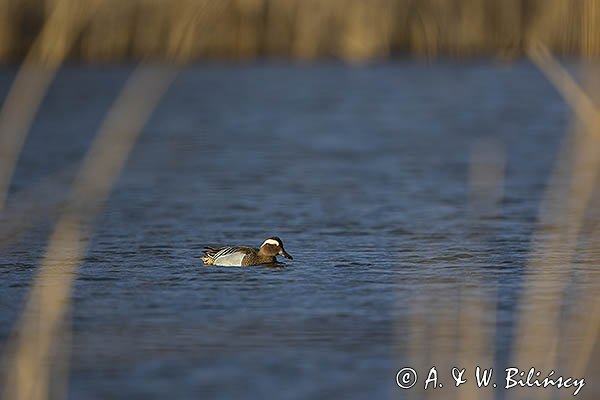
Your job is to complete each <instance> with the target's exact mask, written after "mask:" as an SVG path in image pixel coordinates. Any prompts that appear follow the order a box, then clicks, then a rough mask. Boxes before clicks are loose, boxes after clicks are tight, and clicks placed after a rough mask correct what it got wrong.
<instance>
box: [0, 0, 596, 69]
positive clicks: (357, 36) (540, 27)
mask: <svg viewBox="0 0 600 400" xmlns="http://www.w3.org/2000/svg"><path fill="white" fill-rule="evenodd" d="M55 1H56V0H0V61H5V62H6V61H14V60H20V59H22V58H23V57H24V55H25V54H26V53H27V50H28V49H29V47H30V46H31V45H32V43H33V40H35V38H36V37H37V35H38V33H39V31H40V30H41V29H42V27H43V26H45V22H46V20H47V19H48V18H49V13H48V10H50V9H52V6H53V3H54V2H55ZM91 1H93V0H80V1H79V2H77V3H78V4H80V5H84V6H85V5H86V4H87V3H89V2H91ZM105 2H106V3H107V4H106V6H105V7H103V8H102V10H101V11H100V12H99V13H97V14H96V15H95V16H94V17H93V18H92V20H91V22H90V24H89V25H88V26H87V27H86V28H85V29H84V30H82V31H81V32H77V33H75V34H74V38H73V39H74V40H75V41H76V44H75V46H73V47H72V48H70V51H69V54H68V55H69V57H70V58H72V59H79V60H84V61H89V62H97V61H101V62H107V61H115V60H124V59H165V58H168V54H169V53H172V51H173V49H172V46H173V35H175V36H176V35H177V31H178V30H179V29H180V25H181V21H182V19H187V18H188V17H189V16H190V15H195V16H194V18H192V20H191V21H190V24H191V35H190V37H189V42H187V43H186V44H185V46H186V51H185V53H184V55H183V57H184V58H185V60H186V61H192V60H199V59H207V58H233V59H245V58H256V57H263V56H267V57H284V58H296V59H315V58H319V57H325V58H326V57H335V58H342V59H347V60H362V59H370V58H383V57H388V56H390V55H392V54H398V53H403V54H414V55H416V56H422V57H435V56H438V55H449V56H456V57H464V56H475V55H496V56H500V57H513V56H517V55H521V54H523V53H524V51H525V49H526V48H527V47H528V46H529V43H530V41H531V40H532V38H533V39H538V40H541V41H543V42H544V43H545V44H546V45H547V46H548V48H549V49H550V50H551V51H552V52H553V53H556V54H571V55H580V54H587V55H594V56H598V55H600V39H598V38H600V12H599V11H598V8H599V6H598V1H597V0H503V1H490V0H371V1H368V2H367V1H364V0H327V1H322V0H219V1H214V0H169V1H167V0H129V1H121V0H106V1H105ZM197 10H203V11H202V12H201V13H198V12H197ZM580 27H584V29H581V28H580ZM57 38H58V39H60V35H57ZM59 41H60V40H59Z"/></svg>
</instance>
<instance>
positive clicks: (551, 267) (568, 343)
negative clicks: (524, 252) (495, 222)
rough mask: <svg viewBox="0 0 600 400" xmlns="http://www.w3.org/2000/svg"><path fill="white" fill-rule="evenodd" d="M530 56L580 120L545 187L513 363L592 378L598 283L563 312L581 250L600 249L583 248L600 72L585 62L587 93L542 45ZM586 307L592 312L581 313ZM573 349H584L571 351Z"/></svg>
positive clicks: (596, 158)
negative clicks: (559, 370) (559, 369)
mask: <svg viewBox="0 0 600 400" xmlns="http://www.w3.org/2000/svg"><path fill="white" fill-rule="evenodd" d="M584 29H585V26H584ZM587 31H588V32H589V30H587ZM528 55H529V57H530V58H531V60H532V61H533V62H534V63H535V64H536V65H537V66H538V67H539V68H540V70H541V71H542V72H543V73H544V74H545V75H546V76H547V77H548V79H549V80H550V81H551V82H552V83H553V84H554V86H555V87H556V88H557V90H558V91H559V92H560V93H561V94H562V95H563V97H564V98H565V100H566V101H567V103H568V104H569V105H570V106H571V108H572V110H573V113H574V115H575V119H574V121H573V123H572V128H571V131H570V132H569V134H568V135H567V137H566V139H565V141H564V145H563V151H562V154H561V157H560V158H559V160H558V162H557V165H556V169H555V171H554V174H553V176H552V180H551V182H550V183H549V185H548V187H547V190H546V195H545V199H544V203H543V204H542V208H541V214H540V222H539V225H538V229H537V232H536V235H535V236H534V238H533V241H532V246H533V247H532V251H531V256H530V262H529V265H528V269H527V275H526V282H527V283H526V285H525V287H526V288H527V289H526V291H525V293H524V294H523V296H522V298H521V300H520V310H521V313H520V324H519V329H518V331H517V336H516V340H517V343H516V344H515V364H516V365H517V366H520V367H521V368H526V367H528V366H531V365H535V366H536V367H537V368H538V369H542V370H546V371H549V370H552V369H557V368H558V367H557V366H563V367H562V368H561V370H563V368H564V370H565V372H566V368H568V367H571V368H574V370H569V371H568V372H569V373H570V374H575V373H577V374H579V375H574V376H584V375H587V377H590V376H592V375H590V374H589V373H588V374H586V372H590V370H589V369H588V367H590V366H589V361H590V357H591V352H592V350H593V347H594V344H595V343H596V342H597V340H598V333H599V332H600V319H599V318H598V317H597V315H594V314H593V312H594V311H593V310H596V311H598V310H599V306H598V303H599V302H598V300H597V296H598V293H597V292H596V291H595V289H594V285H593V284H592V285H590V286H585V285H582V286H581V289H580V290H579V291H578V293H577V295H578V296H579V298H578V299H577V305H578V306H575V307H573V306H571V307H570V308H567V309H566V310H565V305H566V300H567V298H566V296H565V295H564V294H565V293H566V290H565V289H566V287H567V285H568V283H569V282H571V279H572V278H571V276H572V271H573V264H574V262H576V260H577V255H578V253H580V252H581V253H583V254H587V255H590V253H591V252H590V250H592V251H593V246H594V245H595V244H596V245H597V243H594V242H593V241H592V243H589V242H590V241H588V243H587V244H586V241H585V240H584V238H582V235H584V234H587V235H590V234H591V231H590V223H591V224H594V223H595V221H594V220H593V219H591V220H588V219H587V216H588V215H589V213H590V211H591V210H592V209H591V207H592V206H593V204H594V200H595V199H594V195H597V188H596V186H597V182H598V178H599V177H600V108H599V106H598V105H600V101H599V100H600V85H599V83H600V75H599V72H598V70H597V66H593V65H585V66H584V68H583V71H582V73H583V74H582V75H583V82H585V86H584V87H585V88H586V89H585V90H584V89H583V87H582V86H581V85H580V84H579V83H578V82H577V81H576V80H575V79H574V78H573V76H572V75H571V74H570V73H569V72H568V71H567V70H566V69H565V68H563V67H562V66H561V65H560V64H559V63H558V61H557V60H556V59H554V58H553V57H552V55H551V54H550V52H549V50H548V49H547V47H545V46H544V45H543V44H541V43H535V44H534V46H532V47H531V49H530V50H529V51H528ZM589 56H591V54H590V55H589ZM596 217H597V216H596ZM595 231H597V228H596V229H595ZM592 254H593V253H592ZM589 278H590V279H591V283H597V282H598V278H599V276H598V274H597V273H596V274H594V273H592V274H590V275H589ZM557 282H559V283H557ZM594 299H595V300H594ZM582 308H585V309H587V310H592V311H591V312H590V311H587V312H586V311H583V312H582ZM574 344H577V346H578V347H579V351H573V350H574V347H576V346H574ZM591 367H593V368H595V367H596V366H591Z"/></svg>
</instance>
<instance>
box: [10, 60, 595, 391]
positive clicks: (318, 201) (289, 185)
mask: <svg viewBox="0 0 600 400" xmlns="http://www.w3.org/2000/svg"><path fill="white" fill-rule="evenodd" d="M130 72H131V68H129V67H104V68H100V67H94V68H92V67H75V66H72V67H67V68H65V69H64V70H63V71H62V72H61V73H60V74H59V76H58V78H57V80H56V81H55V82H54V84H53V86H52V87H51V90H50V93H49V94H48V96H47V98H46V99H45V102H44V104H43V107H42V109H41V111H40V114H39V115H38V117H37V119H36V121H35V124H34V126H33V129H32V132H31V136H30V137H29V139H28V142H27V143H26V146H25V149H24V152H23V155H22V158H21V160H20V163H19V165H18V169H17V171H16V175H15V179H14V182H13V187H12V188H11V196H12V197H11V198H12V199H18V204H16V202H15V201H13V203H11V204H12V206H11V207H12V208H9V211H10V210H23V209H24V210H25V211H23V213H24V215H27V216H28V217H30V219H31V218H33V221H34V225H33V226H32V227H30V228H29V229H28V230H27V231H23V232H19V234H18V235H16V236H15V235H12V236H11V237H9V238H8V239H6V237H4V242H5V243H9V244H8V245H5V246H3V247H2V249H1V253H0V254H1V264H0V274H1V279H0V339H2V341H4V340H5V339H6V337H7V336H8V334H9V332H10V330H11V328H12V326H13V324H14V322H15V321H16V318H17V315H18V312H19V311H20V305H21V304H22V302H23V299H24V296H25V295H26V293H27V290H28V287H29V283H30V282H31V279H32V277H33V274H34V271H35V267H36V266H37V265H38V263H39V260H40V257H41V255H42V254H43V251H44V246H45V240H46V238H47V235H48V233H49V232H50V229H51V227H52V223H53V221H54V220H55V215H56V212H55V210H56V206H57V205H58V204H60V201H61V199H62V197H63V196H64V190H65V189H66V188H67V187H68V186H67V185H68V184H69V183H70V181H71V179H72V176H73V172H74V171H75V170H76V168H77V166H78V165H79V163H80V161H81V159H82V157H83V154H84V152H85V150H86V149H87V148H88V146H89V145H90V143H91V140H92V138H93V135H94V133H95V131H96V129H97V127H98V125H99V123H100V122H101V120H102V118H103V116H104V114H105V112H106V110H107V108H108V106H109V105H110V103H111V101H112V100H113V99H114V98H115V96H116V95H117V93H118V91H119V90H120V87H121V85H122V84H123V83H124V81H125V79H126V78H127V76H128V74H129V73H130ZM13 76H14V70H12V69H6V68H5V69H4V70H2V71H1V72H0V89H1V90H2V93H6V90H7V88H8V86H9V84H10V82H11V79H12V78H13ZM567 117H568V114H567V108H566V106H565V104H564V103H563V101H562V100H561V98H560V97H559V96H558V94H557V93H555V91H554V90H553V89H552V87H551V86H550V84H549V83H548V82H547V81H545V79H544V78H543V77H542V76H541V74H540V73H539V72H537V71H536V70H535V69H534V68H533V67H532V66H530V65H528V64H525V63H517V64H514V65H512V66H499V65H495V64H489V63H483V62H481V63H480V62H471V63H464V64H458V63H457V64H454V63H449V62H446V63H440V64H434V65H432V66H427V65H423V64H419V63H414V62H398V63H390V64H383V65H373V66H365V67H348V66H343V65H338V64H330V65H327V64H324V65H317V66H291V65H277V64H265V65H262V64H257V65H246V66H227V65H206V66H197V67H192V68H189V69H186V70H185V71H183V72H182V73H181V75H180V76H179V77H178V78H177V80H176V82H175V83H174V85H173V86H172V87H171V89H170V90H169V92H168V93H167V94H166V95H165V97H164V98H163V100H162V101H161V103H160V104H159V106H158V108H157V110H156V112H155V114H154V115H153V117H152V118H151V119H150V121H149V122H148V124H147V126H146V128H145V130H144V133H143V135H142V137H141V139H140V140H139V143H138V144H137V146H136V147H135V150H134V152H133V154H132V156H131V158H130V160H129V162H128V164H127V166H126V168H125V170H124V172H123V175H122V176H121V178H120V180H119V181H118V184H117V185H116V187H115V188H114V192H113V194H112V196H111V198H110V201H109V203H108V204H107V205H106V209H105V211H104V212H103V213H102V215H101V216H100V218H99V219H98V221H97V225H96V227H95V231H94V235H93V236H92V237H90V238H89V240H90V243H89V245H90V249H89V252H88V254H87V257H86V259H85V262H84V264H83V265H82V267H81V269H80V273H79V276H78V277H77V279H76V283H75V289H74V293H73V305H74V308H73V326H72V328H73V351H72V362H71V370H72V373H71V376H70V379H71V381H70V389H69V390H70V393H71V396H72V398H86V399H106V398H122V399H135V398H156V399H162V398H165V397H166V396H171V397H173V398H181V397H191V396H196V398H198V396H202V397H204V398H206V397H222V398H265V397H266V396H267V395H268V394H273V393H276V394H277V398H281V399H285V398H367V397H370V398H385V397H390V396H396V395H398V394H400V393H399V389H398V388H397V387H396V386H395V383H394V376H395V373H396V371H397V370H398V369H399V368H401V367H402V366H404V365H405V364H406V363H407V361H406V357H407V356H406V354H407V350H406V346H407V337H409V333H410V332H411V329H410V321H411V320H412V319H414V317H415V315H417V316H419V315H420V316H426V317H427V318H430V319H431V320H433V321H435V320H436V318H441V319H446V320H452V319H455V317H456V312H457V311H456V310H457V296H458V294H459V293H460V289H461V288H464V287H468V286H476V287H478V288H480V289H481V293H482V294H483V296H484V297H486V298H488V299H489V298H491V299H492V300H493V301H496V300H497V303H498V306H497V310H496V311H497V313H496V315H492V316H490V318H487V317H486V318H485V319H484V325H483V327H482V331H483V332H484V333H485V334H493V332H496V338H495V339H494V341H495V345H496V353H497V354H498V356H499V357H500V361H499V362H501V361H502V357H507V354H508V351H509V350H510V342H511V338H512V334H513V333H512V332H513V329H514V324H515V317H516V305H517V300H518V296H519V294H520V290H521V282H522V279H523V269H524V266H525V263H526V257H527V253H528V251H529V247H530V244H529V242H530V238H531V233H532V230H533V229H534V222H535V220H536V217H537V213H538V207H539V202H540V199H541V196H542V193H543V188H544V186H545V184H546V181H547V179H548V174H549V172H550V170H551V167H552V165H553V162H554V160H555V158H556V154H557V152H558V145H559V142H560V140H561V138H562V136H563V134H564V132H565V130H566V128H567ZM490 137H491V138H493V139H494V140H495V142H492V143H497V144H498V146H499V152H501V153H503V154H505V157H506V169H505V173H506V175H505V182H504V185H505V186H504V196H503V199H502V201H501V204H499V205H498V211H497V212H496V213H495V214H494V215H491V216H486V217H485V218H481V219H480V220H478V221H476V222H477V223H474V219H473V217H472V215H471V214H470V211H469V205H468V204H469V203H468V200H469V196H468V193H469V192H468V174H469V162H470V154H471V151H472V150H473V144H474V143H477V142H478V140H480V139H481V138H490ZM27 207H30V208H27ZM35 210H38V211H37V213H36V211H35ZM10 212H17V211H10ZM10 217H11V215H9V214H8V212H7V213H5V214H4V215H3V216H2V218H4V219H5V220H6V219H10ZM5 226H6V225H5ZM5 231H6V229H5ZM271 235H278V236H280V237H281V238H282V239H283V241H284V243H285V245H286V249H287V250H288V252H289V253H290V254H292V255H293V256H294V260H293V261H288V260H286V266H285V267H284V268H276V269H274V268H266V267H256V268H216V267H203V266H201V262H200V260H199V258H198V256H199V255H200V254H201V249H202V247H203V246H205V245H211V244H213V245H214V244H216V245H218V244H244V245H259V244H260V243H261V242H262V241H263V240H264V239H265V238H266V237H268V236H271ZM5 236H6V235H5ZM582 268H583V267H582ZM424 297H430V298H433V299H434V300H437V301H436V302H435V304H436V306H435V307H432V308H415V306H414V305H415V304H422V303H420V302H419V301H418V300H419V299H422V298H424ZM504 360H506V359H505V358H504Z"/></svg>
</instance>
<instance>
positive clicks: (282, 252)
mask: <svg viewBox="0 0 600 400" xmlns="http://www.w3.org/2000/svg"><path fill="white" fill-rule="evenodd" d="M281 255H282V256H284V257H285V258H287V259H289V260H293V259H294V257H292V256H290V255H289V254H288V253H287V252H286V251H285V250H281Z"/></svg>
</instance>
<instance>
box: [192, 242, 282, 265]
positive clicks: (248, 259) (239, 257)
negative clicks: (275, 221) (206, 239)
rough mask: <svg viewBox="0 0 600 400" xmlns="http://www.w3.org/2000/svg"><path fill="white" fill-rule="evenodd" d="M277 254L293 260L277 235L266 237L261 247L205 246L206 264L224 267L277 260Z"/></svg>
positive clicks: (204, 259)
mask: <svg viewBox="0 0 600 400" xmlns="http://www.w3.org/2000/svg"><path fill="white" fill-rule="evenodd" d="M277 255H281V256H284V257H285V258H289V259H290V260H292V259H293V258H292V256H290V255H289V254H288V253H287V252H286V251H285V250H284V248H283V242H282V241H281V239H279V238H278V237H277V236H273V237H270V238H268V239H266V240H265V241H264V242H263V244H262V245H261V246H260V248H259V249H257V248H255V247H249V246H227V247H205V248H204V257H202V261H204V265H219V266H223V267H246V266H250V265H259V264H269V263H274V262H277V258H276V256H277Z"/></svg>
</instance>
